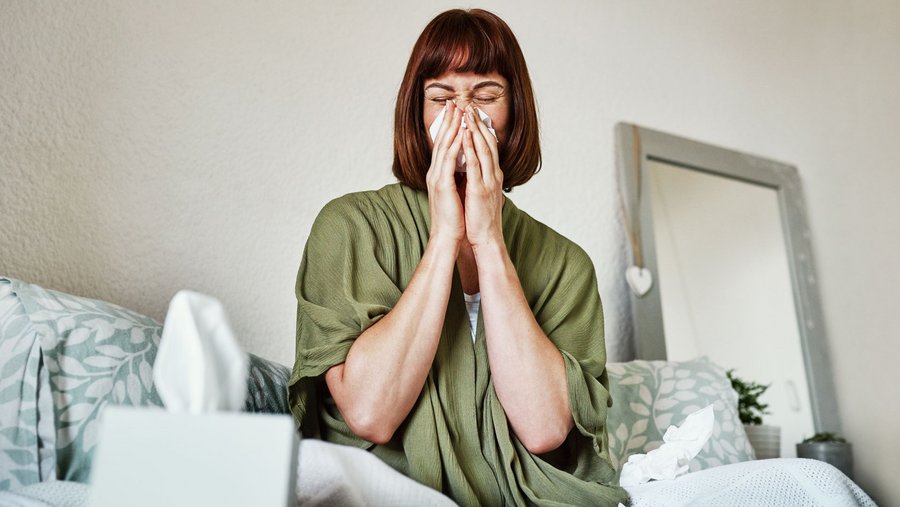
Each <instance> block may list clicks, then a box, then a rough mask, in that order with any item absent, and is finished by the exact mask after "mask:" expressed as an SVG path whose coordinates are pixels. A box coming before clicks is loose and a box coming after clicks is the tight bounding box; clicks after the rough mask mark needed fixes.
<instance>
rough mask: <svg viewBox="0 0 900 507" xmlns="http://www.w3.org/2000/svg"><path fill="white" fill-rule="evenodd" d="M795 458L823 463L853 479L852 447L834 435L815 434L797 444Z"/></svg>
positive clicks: (827, 433) (828, 433)
mask: <svg viewBox="0 0 900 507" xmlns="http://www.w3.org/2000/svg"><path fill="white" fill-rule="evenodd" d="M797 457H798V458H812V459H817V460H819V461H824V462H826V463H829V464H831V465H833V466H834V467H835V468H837V469H838V470H840V471H841V472H844V475H846V476H847V477H849V478H851V479H852V478H853V446H852V445H850V443H848V442H847V441H846V440H845V439H843V438H842V437H840V436H838V435H836V434H834V433H830V432H822V433H816V434H815V435H813V436H811V437H809V438H807V439H806V440H804V441H803V442H801V443H799V444H797Z"/></svg>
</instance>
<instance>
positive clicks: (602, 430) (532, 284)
mask: <svg viewBox="0 0 900 507" xmlns="http://www.w3.org/2000/svg"><path fill="white" fill-rule="evenodd" d="M547 243H550V244H553V243H556V244H555V245H554V246H556V247H557V248H551V249H547V248H546V245H547ZM547 243H545V244H544V248H543V249H544V250H545V252H544V253H541V254H535V252H534V251H532V252H531V255H530V257H531V258H533V259H534V258H536V259H537V260H536V262H535V263H534V264H532V266H534V267H535V270H537V268H536V267H537V266H540V267H541V272H542V273H543V275H542V276H540V277H531V276H524V277H522V278H523V279H525V280H528V281H524V280H523V282H524V283H523V289H524V290H525V291H526V295H528V297H529V300H530V304H531V306H532V311H533V312H534V315H535V320H536V321H537V322H538V324H539V325H540V326H541V329H542V330H543V331H544V333H545V334H546V335H547V337H548V338H549V339H550V340H551V341H552V342H553V344H554V345H556V347H557V348H558V349H559V350H560V352H561V354H562V356H563V360H564V363H565V369H566V383H567V387H568V393H569V405H570V407H571V410H572V417H573V419H574V421H575V427H574V429H573V430H572V432H571V433H570V434H569V436H568V438H567V439H566V441H565V442H564V443H563V444H562V445H561V446H560V447H559V448H558V449H556V450H554V451H551V452H549V453H546V454H542V455H534V454H531V453H530V452H528V450H527V449H526V448H525V446H524V445H522V444H521V443H520V442H519V441H518V439H516V438H514V437H512V440H513V441H514V443H515V444H514V452H513V453H511V454H507V453H505V452H501V454H504V455H505V456H504V460H506V461H507V462H508V463H511V466H510V467H509V468H508V473H509V474H510V477H509V479H510V481H511V482H515V483H517V484H518V486H519V489H520V490H521V491H522V493H523V494H524V497H525V498H524V499H523V500H525V501H526V503H529V504H533V505H616V504H617V503H618V502H626V503H627V502H628V495H627V493H626V492H625V491H624V490H623V489H622V488H620V487H619V486H618V485H617V478H616V471H615V469H614V468H613V466H612V465H611V464H610V458H609V448H608V437H607V433H606V429H607V424H606V415H607V409H608V407H609V405H610V404H611V397H610V394H609V388H608V385H609V384H608V380H607V377H606V346H605V342H604V330H603V308H602V304H601V301H600V295H599V292H598V290H597V278H596V274H595V271H594V266H593V263H592V262H591V260H590V257H589V256H588V255H587V254H586V253H585V252H584V251H583V250H582V249H581V248H580V247H578V246H577V245H575V244H574V243H571V242H568V241H564V242H561V243H557V242H552V241H549V242H547ZM560 250H561V251H560ZM542 256H545V257H544V259H541V257H542ZM550 256H552V258H551V257H550ZM523 265H524V263H523ZM526 285H527V286H526ZM498 423H499V421H498Z"/></svg>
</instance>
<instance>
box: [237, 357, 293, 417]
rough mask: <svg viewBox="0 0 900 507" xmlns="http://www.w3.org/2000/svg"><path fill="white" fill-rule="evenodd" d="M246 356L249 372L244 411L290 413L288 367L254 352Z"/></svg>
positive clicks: (289, 372)
mask: <svg viewBox="0 0 900 507" xmlns="http://www.w3.org/2000/svg"><path fill="white" fill-rule="evenodd" d="M247 356H248V357H249V359H250V368H249V370H250V374H249V376H248V378H247V403H246V404H245V405H244V411H245V412H261V413H266V414H290V413H291V410H290V407H289V406H288V398H287V384H288V377H290V376H291V370H290V368H288V367H287V366H284V365H281V364H278V363H275V362H272V361H268V360H266V359H263V358H261V357H259V356H257V355H254V354H247Z"/></svg>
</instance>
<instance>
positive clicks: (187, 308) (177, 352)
mask: <svg viewBox="0 0 900 507" xmlns="http://www.w3.org/2000/svg"><path fill="white" fill-rule="evenodd" d="M248 368H249V366H248V359H247V354H246V353H245V352H244V351H243V350H241V347H240V346H239V345H238V343H237V340H235V338H234V334H233V333H232V332H231V326H229V325H228V318H227V316H226V315H225V308H224V307H223V306H222V303H220V302H219V301H218V300H217V299H215V298H213V297H210V296H207V295H204V294H200V293H197V292H192V291H188V290H182V291H179V292H178V293H177V294H175V297H173V298H172V302H171V303H170V304H169V311H168V313H167V314H166V321H165V324H164V325H163V330H162V338H161V341H160V344H159V352H158V353H157V355H156V362H155V364H154V365H153V381H154V383H155V384H156V389H157V391H158V392H159V397H160V398H161V399H162V401H163V403H164V404H165V406H166V409H167V410H169V411H172V412H182V413H191V414H199V413H203V412H216V411H240V410H242V409H243V407H244V401H245V399H246V396H247V372H248Z"/></svg>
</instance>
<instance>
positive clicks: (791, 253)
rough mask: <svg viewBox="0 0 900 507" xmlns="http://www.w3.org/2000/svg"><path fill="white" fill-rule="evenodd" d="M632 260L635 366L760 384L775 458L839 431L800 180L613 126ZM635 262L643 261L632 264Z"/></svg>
mask: <svg viewBox="0 0 900 507" xmlns="http://www.w3.org/2000/svg"><path fill="white" fill-rule="evenodd" d="M616 128H617V146H618V148H619V160H618V166H619V175H620V180H621V187H622V189H623V194H624V195H623V201H624V204H625V206H624V207H625V213H624V214H625V217H624V219H625V220H627V221H628V223H629V225H630V227H629V228H628V229H629V232H630V234H631V235H632V236H633V238H632V247H633V250H634V252H633V253H635V254H636V255H635V256H634V258H635V264H636V265H638V266H639V267H643V268H645V269H647V270H648V271H649V275H650V276H652V279H653V284H652V285H651V287H650V289H649V291H647V292H646V293H645V294H643V295H639V294H640V293H639V292H637V291H634V292H632V314H633V318H634V331H635V336H634V343H635V351H636V356H637V358H638V359H667V360H674V361H682V360H689V359H693V358H695V357H698V356H703V355H705V356H708V357H709V358H710V359H712V360H713V361H714V362H715V363H717V364H719V365H720V366H722V367H723V368H726V369H732V368H734V369H735V370H736V371H735V373H736V375H737V376H739V377H741V378H743V379H746V380H751V381H755V382H759V383H763V384H770V385H771V386H770V388H769V389H768V391H767V392H766V393H765V395H764V396H763V398H762V401H763V402H765V403H768V404H769V408H768V411H769V412H770V413H769V414H768V415H766V416H764V417H763V421H764V423H766V424H770V425H775V426H779V427H781V456H782V457H794V456H796V452H795V449H794V444H795V443H797V442H800V441H801V440H803V438H805V437H808V436H811V435H812V434H813V433H815V432H817V431H839V429H840V428H839V419H838V414H837V410H836V403H835V396H834V385H833V380H832V377H831V367H830V362H829V360H828V354H827V349H826V343H825V334H824V328H823V321H822V315H821V309H820V304H819V299H818V292H817V289H816V278H815V273H814V270H813V263H812V253H811V247H810V243H809V234H808V229H807V226H806V216H805V211H804V205H803V201H802V195H801V193H800V185H799V178H798V176H797V171H796V169H795V168H794V167H792V166H789V165H786V164H782V163H779V162H774V161H771V160H767V159H764V158H761V157H756V156H752V155H748V154H744V153H739V152H736V151H733V150H726V149H723V148H719V147H715V146H711V145H707V144H703V143H698V142H696V141H692V140H688V139H684V138H680V137H677V136H673V135H670V134H665V133H662V132H657V131H653V130H650V129H645V128H641V127H638V126H635V125H631V124H625V123H621V124H619V125H617V127H616ZM641 264H642V266H641Z"/></svg>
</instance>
